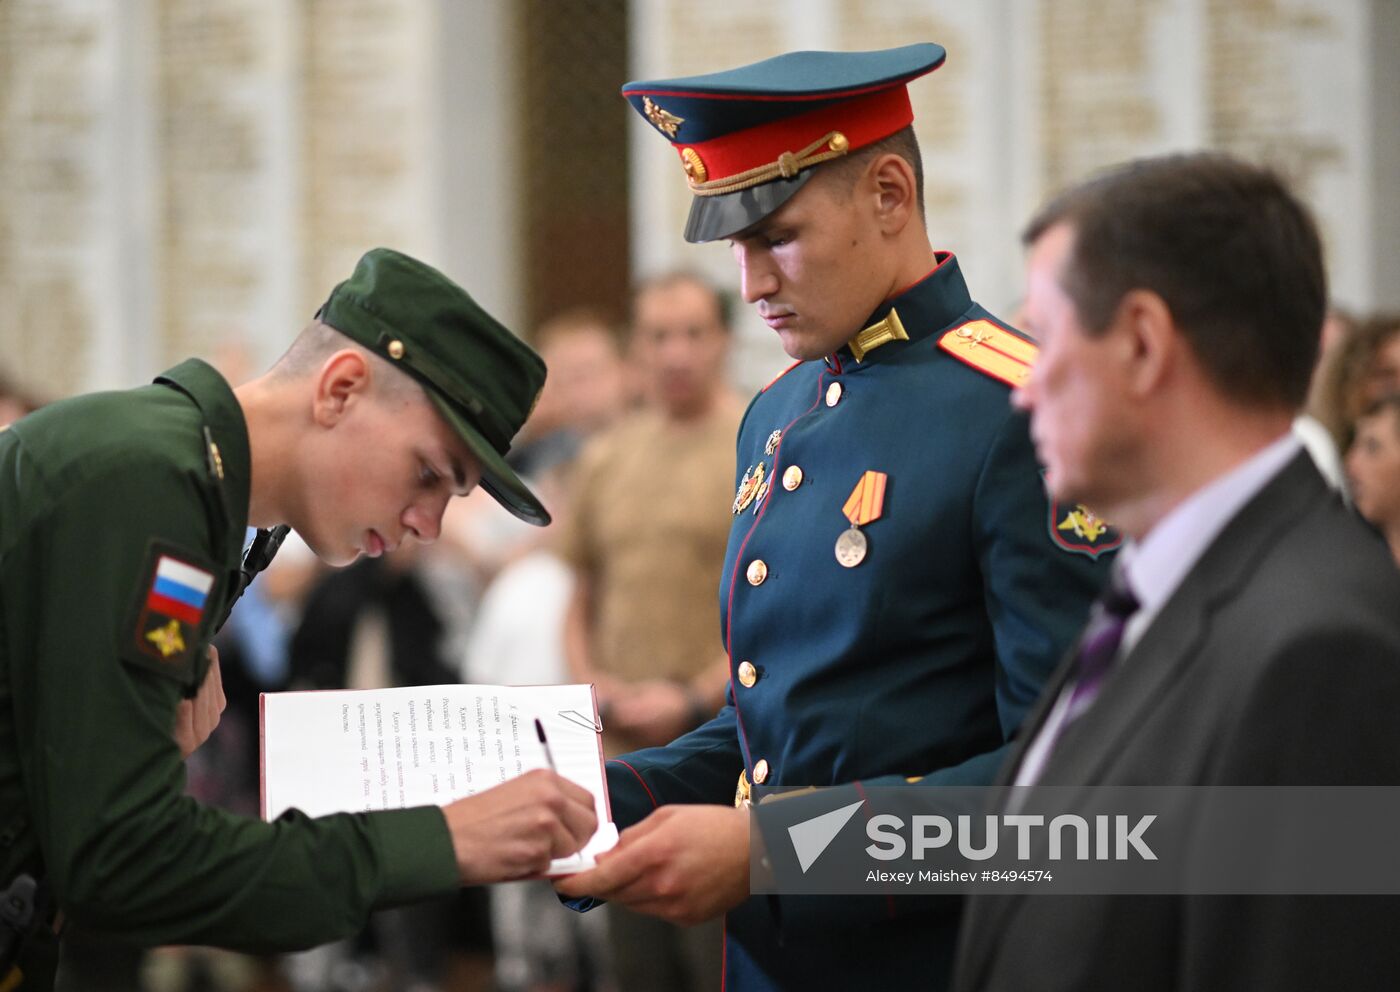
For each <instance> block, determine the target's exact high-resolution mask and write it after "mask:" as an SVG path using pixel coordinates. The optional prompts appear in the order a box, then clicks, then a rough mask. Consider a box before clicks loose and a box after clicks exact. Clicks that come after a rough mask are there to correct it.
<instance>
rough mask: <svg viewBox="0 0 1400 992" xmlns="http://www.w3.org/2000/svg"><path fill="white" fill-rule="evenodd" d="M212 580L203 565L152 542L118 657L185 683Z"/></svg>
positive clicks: (211, 570) (211, 599)
mask: <svg viewBox="0 0 1400 992" xmlns="http://www.w3.org/2000/svg"><path fill="white" fill-rule="evenodd" d="M217 574H218V572H217V568H216V566H214V564H213V563H212V562H209V561H208V560H207V559H204V558H202V557H201V556H199V555H194V554H191V553H189V552H188V551H185V550H183V549H181V548H177V547H175V546H173V545H171V544H167V543H165V542H162V541H152V542H151V545H150V548H149V549H148V550H147V552H146V560H145V564H144V565H143V566H142V569H141V580H140V585H139V586H138V590H139V595H138V597H137V600H136V602H135V604H134V606H133V608H132V613H131V620H130V622H129V623H128V624H127V625H126V630H127V633H126V635H125V637H124V643H123V650H122V655H123V657H125V658H126V660H127V661H129V662H131V663H133V664H136V665H140V666H141V667H143V668H149V669H151V670H153V671H156V672H159V673H160V674H162V675H169V676H172V677H175V678H180V679H188V678H189V677H190V676H191V674H192V672H193V670H194V664H193V663H194V661H195V658H196V655H197V653H198V651H199V649H200V647H201V645H202V644H203V643H204V638H205V634H206V632H207V630H208V628H209V626H210V620H211V612H212V607H213V606H214V604H215V603H217V602H218V599H217V597H216V595H215V592H216V587H217V585H218V579H217Z"/></svg>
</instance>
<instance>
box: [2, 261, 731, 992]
mask: <svg viewBox="0 0 1400 992" xmlns="http://www.w3.org/2000/svg"><path fill="white" fill-rule="evenodd" d="M619 302H620V305H619V308H618V309H619V310H622V309H624V307H623V306H622V304H623V303H624V302H625V301H619ZM626 309H627V310H628V312H629V317H628V319H627V320H626V321H624V322H622V323H623V324H625V326H618V322H616V321H613V320H610V319H609V318H608V317H607V316H605V315H604V314H602V313H601V312H595V311H592V310H570V311H567V312H564V313H561V314H559V315H557V316H555V317H553V318H551V319H550V320H548V321H546V322H545V323H544V324H542V325H541V326H540V327H538V328H536V329H534V333H533V334H531V335H529V336H530V338H531V340H532V342H533V344H534V345H535V347H536V348H537V349H538V350H539V351H540V353H541V354H542V356H543V357H544V359H545V361H546V363H547V365H548V367H549V377H548V380H547V383H546V386H545V389H544V392H543V394H542V396H541V398H540V402H539V405H538V407H537V408H536V410H535V412H534V414H533V416H532V417H531V419H530V422H529V424H528V425H527V427H526V430H525V431H524V432H523V433H522V435H521V436H520V437H519V438H517V440H516V443H515V445H514V446H513V448H512V452H511V461H512V462H513V464H514V467H515V468H516V469H517V471H520V472H522V473H523V474H525V475H526V476H527V477H528V478H529V479H530V480H531V483H532V488H533V489H534V491H535V492H537V493H539V494H541V497H542V499H543V500H544V502H545V503H546V505H547V506H548V508H549V510H550V512H551V514H552V515H553V517H554V520H555V524H554V525H553V526H551V527H549V528H546V529H540V528H535V527H530V526H528V525H525V524H523V523H521V522H519V521H517V520H516V519H515V518H514V517H512V516H510V515H509V514H507V513H504V512H502V511H501V510H500V508H499V507H498V506H497V505H496V503H495V502H494V501H493V500H492V499H490V497H489V496H487V495H486V494H485V493H483V492H482V491H480V490H478V491H476V492H475V493H473V494H472V495H471V496H470V497H468V498H467V499H463V500H454V501H453V502H452V504H451V505H450V506H449V509H448V514H447V516H446V517H445V518H444V520H443V528H442V536H441V538H440V539H439V540H438V541H437V542H435V543H434V544H432V545H421V544H417V543H414V542H410V543H408V544H405V545H404V546H402V547H400V548H399V549H398V550H396V551H394V552H393V553H392V554H389V555H385V556H384V557H382V558H362V559H360V560H359V561H358V562H356V563H355V564H353V565H351V566H350V567H348V568H344V569H335V570H333V569H329V568H327V567H325V566H323V565H322V564H321V563H320V562H319V561H318V560H317V559H316V558H315V556H314V555H313V554H312V553H311V551H310V549H309V548H307V547H306V546H305V544H303V543H302V542H300V541H299V540H298V539H297V537H296V535H295V534H293V535H291V537H290V538H289V539H288V540H287V542H286V543H285V544H284V546H283V547H282V549H281V551H280V552H279V554H278V556H277V558H276V559H275V560H274V561H273V563H272V565H271V566H270V567H269V568H268V569H267V570H266V571H265V572H264V573H263V574H261V575H260V576H259V578H258V580H257V581H256V582H255V583H253V585H252V586H250V587H249V589H248V592H247V593H246V594H245V595H244V596H243V598H242V600H241V601H240V602H239V604H238V606H237V608H236V609H235V610H234V611H233V613H232V615H231V616H230V618H229V622H228V624H227V625H226V626H225V628H224V630H223V631H222V632H221V633H220V635H219V636H218V638H217V639H216V646H217V647H218V649H219V653H220V661H221V667H222V670H223V679H224V691H225V694H226V696H227V699H228V708H227V709H226V710H225V712H224V714H223V718H222V721H221V722H220V724H219V727H218V729H217V730H216V731H215V733H214V735H213V736H212V737H211V738H210V740H209V741H208V743H207V744H206V745H205V746H204V747H202V748H201V749H200V750H199V751H198V752H196V753H195V755H193V756H192V757H191V759H190V761H189V766H188V767H189V781H188V788H189V792H190V793H191V794H192V795H194V796H196V797H197V798H199V799H200V800H201V801H203V802H207V803H210V804H213V805H218V806H223V807H225V808H227V809H230V810H234V811H236V812H239V813H243V814H246V815H250V816H257V815H259V812H260V810H259V749H258V698H259V694H260V693H263V692H276V691H280V690H286V689H339V688H353V689H369V688H382V687H387V686H409V685H435V684H442V683H449V682H469V683H494V684H499V683H508V684H543V683H561V682H570V681H592V682H595V683H597V684H598V693H599V705H600V710H601V712H602V714H603V716H604V722H605V724H606V725H607V726H608V728H609V729H608V731H607V733H606V734H605V747H606V748H607V749H608V750H609V751H610V752H612V753H616V752H619V751H621V750H624V749H631V748H633V747H637V746H647V745H651V744H663V743H666V742H668V741H670V740H671V739H672V738H673V737H675V736H677V735H678V734H680V733H683V732H684V731H686V730H688V729H690V727H691V726H694V725H697V724H698V723H700V722H701V721H702V720H704V719H708V718H709V717H710V716H711V715H713V713H714V711H715V710H717V709H718V708H719V706H720V704H721V702H722V697H723V694H724V687H725V685H726V683H727V677H728V676H727V665H726V663H725V661H724V657H723V651H722V647H721V642H720V637H719V623H718V617H719V608H718V603H717V600H716V597H715V594H714V584H715V582H716V581H717V576H718V574H719V571H720V566H721V563H722V560H723V555H724V543H725V539H726V536H727V534H728V528H729V521H730V513H729V505H728V504H729V501H730V490H731V489H732V483H733V438H734V432H735V429H736V427H737V424H738V420H739V415H740V413H741V412H742V404H741V402H740V401H739V399H738V397H737V396H736V395H735V394H734V393H733V392H732V390H731V389H730V387H729V386H728V373H729V370H728V360H729V352H730V342H731V338H732V333H731V331H730V329H729V324H728V316H727V314H728V306H727V302H726V301H725V300H724V299H723V298H722V297H721V296H720V294H719V293H718V292H717V291H715V290H714V289H713V288H712V287H710V286H709V285H708V284H707V283H705V282H704V281H703V280H702V279H700V278H699V277H697V276H692V275H688V274H680V273H676V274H670V275H665V276H660V277H657V278H654V279H651V280H648V281H647V282H646V283H644V284H642V285H640V286H639V287H638V288H637V291H636V292H635V294H634V296H633V299H632V300H631V301H630V306H628V307H626ZM214 361H215V363H216V364H217V365H218V366H219V367H220V371H221V372H223V373H224V374H225V375H226V376H227V377H229V379H230V381H232V382H234V383H237V382H240V381H243V380H244V379H247V378H251V377H252V376H253V375H255V374H257V373H258V372H259V371H260V370H258V369H256V368H250V367H248V362H247V361H246V359H245V358H244V357H243V352H242V350H241V349H239V348H237V347H231V348H228V349H225V350H223V352H222V353H221V354H220V355H217V356H214ZM54 398H56V397H43V398H41V397H38V396H36V395H32V394H31V393H29V392H26V390H25V388H24V387H23V385H22V384H21V383H19V382H17V381H16V380H14V379H13V378H11V377H10V376H9V375H7V374H4V373H0V426H3V425H4V424H7V423H9V422H12V421H14V420H16V419H18V418H20V417H22V416H24V415H25V414H27V413H29V412H31V411H32V410H34V409H37V408H38V407H39V406H40V405H42V403H43V401H44V400H45V399H54ZM609 452H612V453H614V455H620V456H621V457H622V458H623V459H624V460H626V461H629V462H630V463H631V466H630V467H627V466H624V467H622V468H621V469H620V470H616V471H615V470H614V469H612V468H610V467H609V466H608V465H607V464H605V463H604V462H599V456H600V455H601V456H603V457H604V459H606V458H608V457H610V456H609V454H608V453H609ZM590 459H591V460H592V462H593V464H594V465H595V466H596V469H595V476H601V477H599V478H597V479H596V481H595V484H594V485H593V486H592V488H593V489H594V490H597V497H596V498H595V499H594V510H593V511H590V512H589V513H588V514H586V515H583V517H582V519H581V520H576V519H575V514H574V513H573V512H572V504H573V502H574V493H575V480H576V478H577V477H578V475H579V473H578V471H577V469H578V465H579V463H580V462H586V461H589V460H590ZM618 479H621V480H624V485H626V486H627V488H628V489H629V492H628V493H624V494H622V496H621V497H620V498H617V499H614V498H613V496H612V495H610V492H609V489H608V487H609V485H610V484H611V483H612V482H613V481H614V480H618ZM627 479H632V480H635V481H632V482H627V481H625V480H627ZM695 479H700V480H703V481H701V482H700V485H701V486H702V488H704V490H705V491H704V492H703V493H696V492H694V491H689V492H687V491H685V490H684V488H683V487H685V486H687V485H692V482H691V480H695ZM648 480H650V481H648ZM642 489H645V490H646V491H645V492H643V491H642ZM614 510H620V511H621V512H623V513H625V514H626V517H627V523H628V524H629V527H628V530H629V531H630V532H632V533H633V534H635V535H636V536H635V537H630V538H629V537H623V538H621V539H618V538H615V537H612V536H608V535H607V533H606V532H604V533H603V534H602V536H601V537H600V536H599V535H598V534H595V533H593V531H595V530H598V529H600V528H606V525H607V524H606V521H607V519H609V514H610V513H612V512H613V511H614ZM677 511H679V512H680V513H681V515H683V516H684V517H686V518H687V519H686V520H685V521H678V520H677ZM648 514H655V515H656V516H657V518H658V520H659V521H660V522H661V524H662V526H660V527H659V528H657V527H654V528H651V529H650V530H648V529H647V528H646V526H645V518H646V516H647V515H648ZM616 530H617V529H616V528H614V531H616ZM250 536H251V535H250ZM569 548H574V549H583V548H587V549H589V550H587V551H586V552H584V551H575V552H574V553H573V556H572V557H571V556H570V553H569V551H568V549H569ZM622 558H625V559H626V562H625V563H624V564H622V565H621V566H620V568H619V565H618V564H617V559H622ZM619 571H621V572H622V573H624V574H622V575H619V574H618V572H619ZM677 581H680V582H682V583H684V585H683V586H682V587H679V588H677V587H676V586H675V582H677ZM584 589H587V590H589V597H588V600H589V601H588V602H584V601H581V599H580V595H579V594H580V592H581V591H582V590H584ZM638 597H640V598H642V599H644V600H646V602H641V603H637V602H634V600H635V599H637V598H638ZM597 602H608V603H613V604H618V605H614V606H609V607H605V608H604V614H605V615H604V616H602V617H599V616H597V615H595V613H594V611H593V605H594V603H597ZM648 602H650V603H654V604H658V605H657V608H655V609H653V608H649V607H648V605H647V603H648ZM628 603H631V604H632V605H633V606H636V607H639V608H637V609H623V608H621V607H623V606H626V605H627V604H628ZM664 604H671V605H670V606H669V609H670V610H671V612H672V614H675V615H681V614H683V615H684V616H686V617H687V618H688V623H687V624H686V625H685V626H684V629H679V630H676V631H675V633H674V635H673V636H671V637H670V638H669V641H668V639H667V638H666V637H665V636H664V635H661V636H659V637H658V636H657V635H656V632H655V631H654V630H651V631H647V632H645V633H640V634H639V633H637V632H635V631H631V630H629V629H627V625H628V624H629V623H635V622H640V623H643V624H648V623H654V622H655V621H656V619H657V617H658V615H659V614H658V609H661V608H662V606H663V605H664ZM571 609H572V610H575V611H576V613H575V617H574V620H573V622H572V624H571V625H570V624H567V623H566V618H567V617H568V615H569V613H570V611H571ZM661 619H662V622H663V623H666V620H665V618H664V616H663V617H662V618H661ZM600 621H601V622H600ZM566 629H567V630H568V632H570V633H571V634H572V637H573V639H574V643H573V645H572V647H570V646H568V645H566ZM697 642H698V643H697ZM617 644H632V645H634V650H633V654H634V655H638V656H639V657H640V652H641V651H643V650H644V651H645V652H647V654H646V656H645V657H641V658H640V660H639V657H633V658H630V659H626V660H624V661H623V662H621V663H615V660H614V658H612V657H611V654H612V653H615V652H613V651H612V650H611V646H613V645H617ZM602 645H607V646H608V647H603V648H602V649H600V646H602ZM668 656H669V657H668ZM689 659H694V660H693V661H692V660H689ZM668 704H670V705H668ZM635 923H637V921H634V924H635ZM608 924H609V919H608V912H607V911H606V910H603V911H594V912H591V913H588V914H577V913H574V912H572V911H570V910H567V909H565V908H564V907H563V906H562V905H561V904H560V903H559V900H558V898H557V897H556V895H555V893H554V890H553V887H552V886H551V885H550V884H549V883H548V882H522V883H516V884H512V885H503V886H497V887H494V888H492V889H480V888H478V889H467V890H463V891H462V892H461V893H460V894H459V895H458V897H457V898H455V899H452V900H449V901H446V902H443V903H439V904H436V905H428V906H415V907H409V908H405V909H400V910H393V911H385V912H380V913H378V914H376V916H375V918H374V919H373V921H372V923H371V925H370V926H369V927H368V928H367V929H366V930H365V931H364V932H363V933H362V934H360V935H359V936H358V937H357V938H356V939H354V940H351V941H347V942H345V943H343V944H338V945H332V946H327V947H322V948H318V949H316V950H314V951H310V952H306V953H302V954H294V955H285V956H279V957H276V958H254V957H246V956H242V955H236V954H232V953H228V952H222V951H205V950H200V949H190V948H170V949H164V950H159V951H154V952H150V953H141V952H137V951H133V950H131V949H128V948H126V947H123V946H120V945H116V944H112V943H109V942H107V941H105V940H104V939H102V938H101V936H100V935H95V934H82V933H73V934H72V943H71V945H70V946H71V947H72V953H71V954H69V956H68V957H67V958H66V959H65V965H64V967H65V969H66V971H65V972H63V973H61V974H60V986H59V987H60V988H69V989H82V990H85V992H98V990H122V992H134V990H142V992H197V990H198V992H215V990H219V992H255V990H256V992H274V990H277V992H292V990H296V992H368V990H385V992H387V990H395V992H399V990H423V992H428V990H442V992H457V990H460V992H467V990H488V989H499V990H502V992H506V990H522V992H523V990H536V992H544V990H559V992H564V990H596V992H604V990H611V989H631V988H639V989H646V988H656V989H662V988H666V989H680V990H685V989H689V988H694V989H701V988H705V989H709V988H715V987H718V982H719V977H718V976H719V969H720V952H721V946H722V935H721V932H720V930H719V926H718V923H716V924H715V925H714V926H712V927H702V928H697V929H696V930H695V931H691V932H681V931H679V930H677V929H676V928H672V927H670V926H669V925H668V924H663V923H660V922H659V921H652V920H650V919H647V920H645V921H644V922H640V924H639V925H641V926H643V927H650V928H652V930H654V931H659V932H653V933H649V934H647V935H646V936H645V938H644V942H643V943H641V944H633V945H632V946H639V947H642V948H644V949H645V953H644V954H643V955H642V956H640V957H639V956H638V955H637V954H636V953H632V954H631V955H630V956H629V954H628V952H627V950H626V949H625V948H624V950H623V952H622V955H621V960H616V959H615V957H614V954H613V951H612V946H611V941H610V937H609V933H610V928H609V926H608ZM629 933H631V934H632V936H633V939H634V940H635V938H636V936H637V935H636V934H635V932H634V931H629ZM672 937H674V941H673V943H674V944H675V947H674V949H673V950H674V953H673V954H672V953H670V952H668V941H670V939H671V938H672ZM619 972H621V973H622V974H623V975H624V976H630V979H629V980H627V981H624V982H620V981H619V979H618V974H619Z"/></svg>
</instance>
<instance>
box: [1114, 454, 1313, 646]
mask: <svg viewBox="0 0 1400 992" xmlns="http://www.w3.org/2000/svg"><path fill="white" fill-rule="evenodd" d="M1300 448H1301V445H1300V443H1299V441H1298V439H1297V438H1296V437H1294V436H1293V435H1292V434H1283V435H1282V436H1280V437H1279V439H1278V440H1276V441H1274V442H1273V443H1271V444H1270V445H1269V446H1268V447H1266V448H1263V449H1261V450H1260V451H1258V452H1256V453H1255V454H1254V455H1252V456H1250V458H1249V459H1248V460H1246V461H1244V462H1242V463H1241V464H1239V465H1237V466H1236V467H1235V468H1233V469H1231V470H1230V471H1229V472H1226V473H1225V474H1224V475H1222V476H1219V477H1218V478H1216V479H1214V480H1212V481H1211V482H1209V483H1207V484H1206V485H1204V486H1202V487H1201V488H1200V489H1197V490H1196V491H1195V492H1194V493H1192V494H1191V495H1190V496H1188V497H1186V499H1184V500H1182V501H1181V503H1180V504H1178V505H1177V507H1176V508H1175V509H1173V510H1172V511H1171V512H1170V513H1168V514H1167V515H1166V516H1165V517H1163V518H1162V520H1161V521H1160V522H1159V523H1158V524H1157V526H1156V527H1154V528H1152V530H1151V531H1150V532H1149V533H1148V534H1147V536H1146V537H1145V538H1143V539H1142V540H1141V541H1139V542H1132V541H1130V542H1129V543H1128V544H1127V545H1125V546H1124V548H1123V550H1122V551H1121V552H1120V553H1119V568H1121V569H1123V570H1124V573H1125V575H1126V576H1127V580H1128V586H1129V588H1131V589H1132V591H1133V594H1134V595H1136V596H1137V599H1138V602H1139V603H1140V604H1141V606H1140V608H1139V609H1138V611H1137V613H1135V614H1134V615H1133V617H1132V619H1131V620H1130V621H1129V622H1128V625H1127V627H1126V628H1125V629H1124V632H1123V648H1122V650H1123V654H1124V656H1125V657H1126V655H1127V652H1128V651H1130V650H1131V649H1132V647H1133V646H1134V645H1136V644H1137V642H1138V640H1139V638H1141V637H1142V635H1143V633H1144V632H1145V631H1146V630H1147V627H1148V625H1149V624H1150V623H1151V622H1152V620H1153V618H1154V617H1156V615H1157V613H1158V612H1159V611H1160V610H1161V609H1162V607H1163V606H1165V605H1166V604H1167V600H1169V599H1170V598H1171V597H1172V594H1173V593H1175V592H1176V590H1177V587H1178V586H1180V585H1181V583H1182V581H1183V580H1184V579H1185V578H1186V575H1187V573H1188V572H1190V571H1191V568H1192V566H1194V565H1195V564H1196V562H1198V561H1199V560H1200V558H1201V556H1202V555H1203V554H1205V552H1206V549H1207V548H1208V547H1210V545H1211V544H1212V542H1214V541H1215V539H1216V537H1218V536H1219V535H1220V532H1221V531H1222V530H1224V529H1225V525H1226V524H1228V523H1229V522H1230V521H1231V520H1232V519H1234V517H1235V515H1236V514H1237V513H1239V511H1240V510H1241V509H1243V508H1244V505H1245V504H1246V503H1248V502H1249V501H1250V500H1251V499H1253V498H1254V496H1255V494H1257V493H1258V492H1259V491H1260V490H1261V489H1263V488H1264V487H1265V486H1266V485H1268V483H1269V481H1270V480H1271V479H1273V477H1274V476H1276V475H1278V473H1279V472H1281V471H1283V468H1284V466H1285V465H1287V464H1288V463H1289V462H1290V461H1292V460H1293V457H1294V456H1295V455H1296V454H1297V453H1298V451H1299V449H1300Z"/></svg>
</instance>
